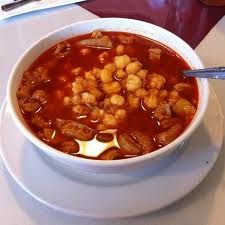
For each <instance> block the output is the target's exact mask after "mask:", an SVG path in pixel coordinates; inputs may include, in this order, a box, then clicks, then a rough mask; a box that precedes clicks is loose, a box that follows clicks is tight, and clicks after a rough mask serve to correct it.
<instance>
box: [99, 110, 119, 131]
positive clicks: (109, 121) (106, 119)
mask: <svg viewBox="0 0 225 225" xmlns="http://www.w3.org/2000/svg"><path fill="white" fill-rule="evenodd" d="M102 122H103V124H104V125H105V126H106V127H108V128H116V127H117V125H118V122H117V120H116V118H115V117H114V116H113V115H112V114H109V113H105V114H103V116H102Z"/></svg>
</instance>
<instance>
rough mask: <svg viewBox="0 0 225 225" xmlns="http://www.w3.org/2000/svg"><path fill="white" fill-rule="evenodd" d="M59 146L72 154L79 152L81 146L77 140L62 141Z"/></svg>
mask: <svg viewBox="0 0 225 225" xmlns="http://www.w3.org/2000/svg"><path fill="white" fill-rule="evenodd" d="M59 148H60V149H61V150H62V151H63V152H65V153H68V154H72V153H77V152H79V149H80V146H79V144H78V143H77V142H76V141H75V140H73V141H72V140H71V141H64V142H62V143H61V145H60V147H59Z"/></svg>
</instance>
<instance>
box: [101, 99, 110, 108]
mask: <svg viewBox="0 0 225 225" xmlns="http://www.w3.org/2000/svg"><path fill="white" fill-rule="evenodd" d="M111 105H112V103H111V100H110V98H105V99H104V101H103V106H104V108H105V109H107V108H109V107H110V106H111Z"/></svg>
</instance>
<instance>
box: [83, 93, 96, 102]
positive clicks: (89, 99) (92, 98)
mask: <svg viewBox="0 0 225 225" xmlns="http://www.w3.org/2000/svg"><path fill="white" fill-rule="evenodd" d="M82 101H83V103H85V104H94V103H96V98H95V96H94V95H93V94H90V93H88V92H84V93H83V94H82Z"/></svg>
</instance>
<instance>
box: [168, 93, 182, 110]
mask: <svg viewBox="0 0 225 225" xmlns="http://www.w3.org/2000/svg"><path fill="white" fill-rule="evenodd" d="M180 98H181V97H180V95H179V92H178V91H176V90H172V91H170V92H169V97H168V101H169V105H170V106H173V105H174V104H175V103H176V102H177V101H178V100H179V99H180Z"/></svg>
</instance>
